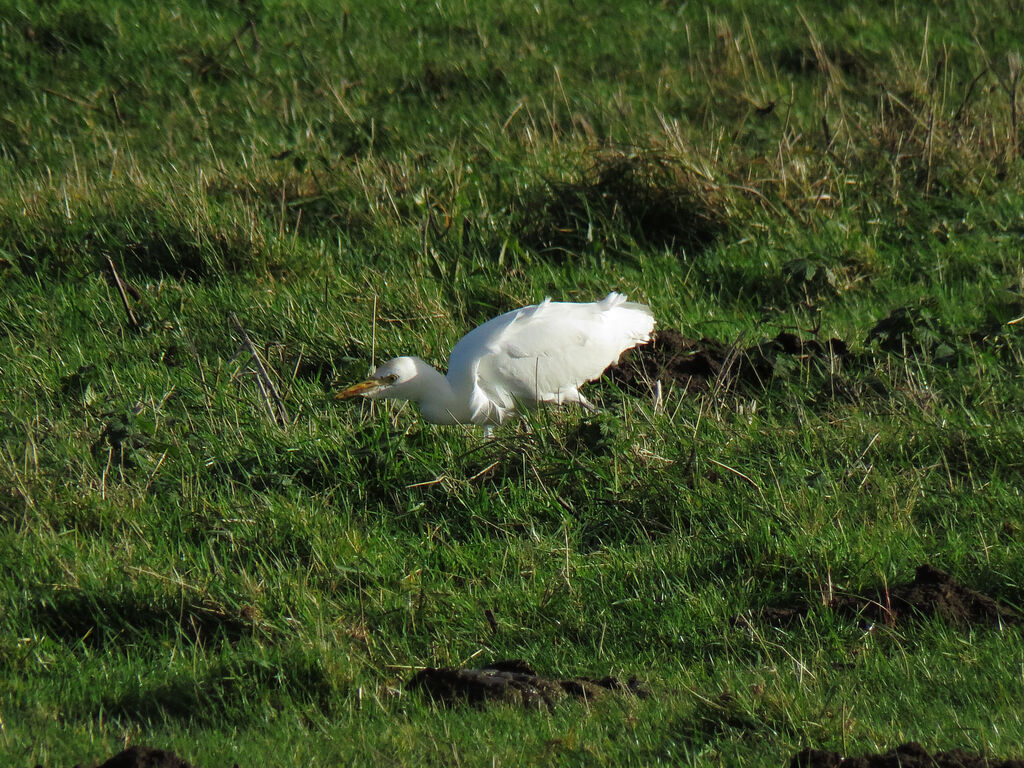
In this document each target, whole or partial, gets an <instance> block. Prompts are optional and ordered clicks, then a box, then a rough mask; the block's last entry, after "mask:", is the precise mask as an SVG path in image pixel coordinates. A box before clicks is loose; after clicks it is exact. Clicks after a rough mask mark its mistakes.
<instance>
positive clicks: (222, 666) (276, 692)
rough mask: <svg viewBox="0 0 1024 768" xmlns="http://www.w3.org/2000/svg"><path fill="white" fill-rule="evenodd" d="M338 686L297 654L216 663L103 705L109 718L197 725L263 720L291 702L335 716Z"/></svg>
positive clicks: (319, 666) (314, 662)
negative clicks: (333, 702)
mask: <svg viewBox="0 0 1024 768" xmlns="http://www.w3.org/2000/svg"><path fill="white" fill-rule="evenodd" d="M334 696H335V685H334V684H333V683H332V681H331V680H330V679H329V677H328V675H327V673H326V672H325V670H324V669H323V666H322V664H320V663H319V662H318V661H317V660H315V659H310V658H306V657H303V656H301V655H300V654H298V653H293V652H288V651H284V652H281V653H274V654H273V658H270V659H265V658H258V659H253V658H250V659H241V660H232V661H227V662H223V663H219V664H214V665H213V666H211V667H210V668H209V669H208V670H206V672H205V673H202V674H199V675H192V674H185V675H178V676H175V677H173V678H171V679H170V680H168V681H165V682H160V683H157V684H150V685H142V686H140V687H139V688H136V689H133V690H130V691H125V692H123V693H121V694H120V695H114V696H109V697H107V698H106V699H105V700H104V701H103V703H102V711H103V714H104V717H105V718H111V719H114V720H117V721H120V722H122V723H125V722H135V723H143V724H151V723H159V722H166V721H168V720H178V721H185V722H189V723H192V724H194V725H203V726H214V725H223V724H225V723H230V724H233V725H244V724H246V723H251V722H265V721H266V718H267V713H268V711H270V710H274V709H277V708H280V707H281V706H283V705H287V704H289V703H296V702H297V703H300V704H305V705H307V706H310V707H312V708H314V709H315V710H317V711H318V712H320V713H322V714H324V715H330V713H331V712H332V706H333V705H332V700H333V698H334Z"/></svg>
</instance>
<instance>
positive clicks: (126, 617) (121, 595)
mask: <svg viewBox="0 0 1024 768" xmlns="http://www.w3.org/2000/svg"><path fill="white" fill-rule="evenodd" d="M28 613H29V621H31V623H32V625H33V626H34V627H36V628H37V629H38V630H39V631H40V632H41V633H42V634H46V635H49V636H51V637H55V638H59V639H60V640H61V641H62V642H64V643H68V644H72V645H73V644H77V643H82V644H84V645H86V646H88V647H90V648H95V649H102V650H105V651H110V650H113V649H124V648H127V647H130V646H134V645H137V644H145V643H146V642H149V641H150V639H151V638H153V637H159V638H174V637H180V638H182V639H183V640H185V641H186V642H187V643H189V644H203V645H206V646H213V647H216V646H218V645H221V644H222V643H228V644H229V645H235V644H237V643H238V642H240V641H241V640H242V639H244V638H249V637H254V636H259V635H261V634H264V632H263V630H262V628H261V627H260V625H259V624H258V623H257V621H256V620H255V609H254V608H252V607H250V606H239V607H238V609H237V610H236V611H235V610H231V609H228V608H226V607H224V606H220V605H218V604H216V603H215V602H214V601H213V600H212V599H209V598H205V597H203V596H199V595H196V596H194V599H190V598H182V597H181V596H180V595H170V594H165V595H144V594H141V593H139V592H138V591H136V590H133V589H124V590H122V591H120V592H118V593H113V592H111V593H104V594H97V593H94V592H88V591H85V590H81V589H71V590H63V591H59V592H56V593H53V594H51V595H48V596H45V597H42V598H41V599H39V600H37V601H36V602H35V603H34V604H33V605H32V606H31V607H30V608H29V609H28Z"/></svg>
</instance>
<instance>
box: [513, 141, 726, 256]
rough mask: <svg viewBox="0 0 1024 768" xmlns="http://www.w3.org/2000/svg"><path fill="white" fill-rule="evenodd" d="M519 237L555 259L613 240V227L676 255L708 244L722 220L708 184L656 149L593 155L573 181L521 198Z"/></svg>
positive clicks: (720, 206)
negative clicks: (587, 165)
mask: <svg viewBox="0 0 1024 768" xmlns="http://www.w3.org/2000/svg"><path fill="white" fill-rule="evenodd" d="M519 217H520V224H519V228H520V230H521V235H520V240H521V242H523V243H524V244H526V245H528V246H530V247H532V248H534V249H536V250H537V251H539V252H540V253H542V254H545V255H547V256H549V257H553V258H557V259H566V258H569V255H570V254H572V253H575V252H579V251H582V250H585V249H587V248H588V247H590V244H591V243H592V242H595V241H596V242H601V243H604V244H605V245H609V244H612V245H613V244H614V241H615V239H616V237H617V235H618V234H619V233H622V232H626V233H628V234H629V236H630V237H632V238H633V239H635V240H637V241H639V242H643V243H647V244H649V245H651V246H654V247H656V248H662V249H669V250H671V251H672V252H673V253H676V254H678V255H679V256H680V257H684V256H692V255H693V254H694V253H696V252H699V251H702V250H704V249H705V248H707V247H708V246H710V245H711V244H712V243H714V242H715V241H716V240H717V239H718V237H719V236H720V235H722V234H723V233H724V232H725V230H726V228H727V226H728V222H727V219H726V214H725V210H724V205H723V203H722V202H721V201H720V200H718V199H717V196H716V194H715V192H714V188H713V187H712V186H711V185H710V184H708V183H707V182H706V181H703V180H702V179H701V178H700V177H698V176H697V174H695V173H694V172H692V171H690V170H689V169H687V168H686V167H685V166H683V165H682V164H681V163H679V162H678V161H676V160H674V159H672V158H670V157H668V156H667V155H664V154H660V153H657V152H650V151H648V152H631V153H628V154H627V153H624V152H620V151H608V152H601V153H599V154H597V155H596V156H595V157H594V159H593V161H592V162H591V164H590V166H589V167H588V168H586V169H585V170H583V172H582V173H581V174H580V178H579V180H577V181H552V182H549V183H548V184H547V186H546V188H544V189H543V190H542V191H540V192H539V193H538V194H537V195H536V196H534V197H533V198H528V199H526V200H525V201H524V203H523V208H522V211H521V212H520V214H519Z"/></svg>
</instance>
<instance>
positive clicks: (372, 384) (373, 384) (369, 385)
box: [334, 379, 385, 400]
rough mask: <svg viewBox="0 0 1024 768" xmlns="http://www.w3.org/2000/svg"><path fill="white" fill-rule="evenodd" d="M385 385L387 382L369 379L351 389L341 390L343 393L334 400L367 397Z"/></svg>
mask: <svg viewBox="0 0 1024 768" xmlns="http://www.w3.org/2000/svg"><path fill="white" fill-rule="evenodd" d="M384 383H385V382H383V381H381V380H380V379H367V380H366V381H361V382H359V383H358V384H353V385H352V386H351V387H345V389H343V390H341V392H339V393H338V394H336V395H335V396H334V399H335V400H347V399H348V398H350V397H358V396H359V395H366V394H369V393H370V392H373V391H374V390H375V389H377V388H379V387H381V386H382V385H383V384H384Z"/></svg>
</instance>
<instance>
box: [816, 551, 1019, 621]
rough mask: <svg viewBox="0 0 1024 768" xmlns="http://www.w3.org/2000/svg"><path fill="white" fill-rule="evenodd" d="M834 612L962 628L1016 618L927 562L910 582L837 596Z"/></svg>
mask: <svg viewBox="0 0 1024 768" xmlns="http://www.w3.org/2000/svg"><path fill="white" fill-rule="evenodd" d="M832 607H833V609H834V610H837V611H841V612H844V613H850V614H856V615H858V616H863V617H867V618H869V619H871V620H872V621H877V622H885V623H890V624H891V623H895V622H897V621H900V620H903V619H905V618H910V617H911V616H913V615H915V614H916V615H918V616H925V617H932V616H938V617H939V618H942V619H945V620H946V621H948V622H950V623H951V624H961V625H965V626H975V625H999V624H1016V623H1018V622H1019V621H1020V616H1018V615H1017V613H1016V612H1015V611H1013V610H1011V609H1010V608H1007V607H1006V606H1003V605H1000V604H999V603H997V602H996V601H995V600H993V599H992V598H991V597H989V596H988V595H986V594H983V593H981V592H978V591H977V590H974V589H971V588H969V587H965V586H964V585H962V584H960V583H958V582H956V581H954V580H953V579H952V578H950V576H949V574H947V573H945V572H944V571H940V570H939V569H938V568H933V567H932V566H930V565H928V564H927V563H926V564H924V565H919V566H918V567H917V570H916V571H915V572H914V580H913V581H911V582H908V583H906V584H897V585H896V586H894V587H889V588H888V589H885V588H881V589H879V590H878V591H877V592H876V593H874V594H870V595H865V596H856V595H842V596H837V597H836V598H835V599H834V600H833V601H832Z"/></svg>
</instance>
